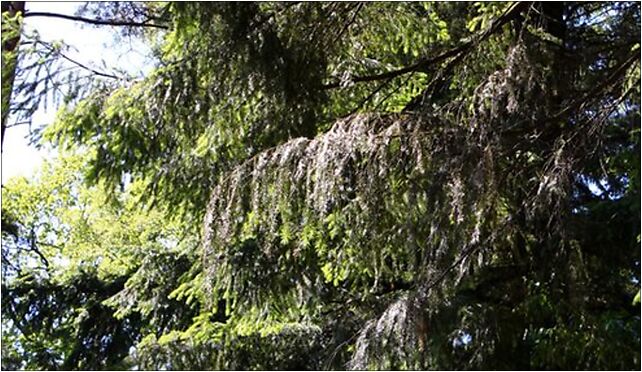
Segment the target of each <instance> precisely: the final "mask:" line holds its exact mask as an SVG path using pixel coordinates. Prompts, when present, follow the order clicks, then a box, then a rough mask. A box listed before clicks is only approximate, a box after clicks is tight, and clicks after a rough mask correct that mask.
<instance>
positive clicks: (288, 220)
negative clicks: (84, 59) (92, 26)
mask: <svg viewBox="0 0 642 372" xmlns="http://www.w3.org/2000/svg"><path fill="white" fill-rule="evenodd" d="M92 7H93V8H92ZM142 8H143V9H145V12H147V13H143V14H146V15H143V16H140V17H139V18H136V20H137V21H136V22H138V23H148V22H157V21H158V22H165V23H162V25H163V27H167V30H166V31H163V30H164V29H163V28H159V27H151V28H152V29H154V32H152V33H151V34H147V35H143V36H144V37H149V38H150V40H154V41H155V42H156V44H155V45H156V47H155V57H156V59H157V62H156V63H157V64H156V66H155V68H154V70H153V71H152V72H151V73H150V74H149V75H148V76H147V77H145V78H144V79H140V80H136V81H124V80H118V81H114V82H113V83H112V84H101V85H95V86H92V88H91V89H90V90H89V91H88V94H87V95H83V96H82V99H79V100H75V101H70V103H69V104H68V105H66V106H64V107H63V108H62V109H61V111H60V114H59V116H58V120H57V121H56V122H55V123H54V124H53V125H52V126H50V127H48V128H46V130H45V134H44V136H45V139H46V140H51V141H54V143H56V144H58V145H59V146H60V147H61V148H63V149H68V150H72V151H74V152H80V153H82V156H80V157H79V158H78V159H82V160H77V163H76V164H85V165H86V167H87V172H86V173H84V174H82V175H81V174H79V173H78V172H77V170H79V169H81V168H80V167H77V168H74V169H75V171H73V172H68V173H65V172H64V171H63V170H55V171H53V172H51V173H48V174H47V175H46V176H44V177H42V178H41V181H40V182H39V183H38V184H37V185H36V186H34V187H35V189H42V190H43V191H41V192H35V193H34V192H31V194H30V191H29V190H30V189H32V188H31V187H30V186H27V185H26V184H25V183H26V181H24V180H23V181H16V182H22V183H23V184H19V185H16V186H11V187H9V186H7V187H8V190H10V194H7V195H9V196H10V197H9V199H8V200H11V201H12V202H11V204H8V205H7V207H6V211H7V212H6V213H4V212H3V243H5V244H3V268H4V267H7V268H9V267H10V266H9V265H12V266H11V267H13V268H12V269H11V270H5V271H4V272H6V275H5V277H6V278H5V281H4V282H3V292H4V293H3V302H6V304H5V303H3V322H5V324H6V325H7V326H6V327H4V328H3V329H6V330H7V331H6V332H5V333H4V334H3V338H4V339H5V340H6V342H3V345H4V344H7V345H10V346H7V349H6V352H5V351H3V363H6V364H5V365H6V366H8V367H18V366H23V367H24V366H29V367H32V366H33V367H34V368H35V367H37V368H120V367H123V368H124V367H137V368H143V369H165V368H166V369H201V368H202V369H289V368H293V369H337V368H338V369H341V368H346V367H348V368H356V369H366V368H379V369H408V368H410V369H424V368H429V369H433V368H434V369H530V368H532V369H549V368H550V369H578V368H581V369H639V368H640V333H639V330H640V324H639V322H640V307H639V301H638V303H636V304H634V303H633V299H634V296H635V295H636V293H639V292H638V288H639V278H640V273H639V270H640V268H639V264H640V250H639V240H640V238H639V237H640V209H639V198H640V194H639V191H640V160H639V159H640V158H639V154H640V147H639V146H640V140H639V136H640V134H639V123H640V114H639V105H640V88H639V87H640V80H639V79H640V78H639V76H640V75H639V69H640V64H639V53H640V51H639V40H640V6H639V4H637V3H627V2H618V3H591V2H589V3H539V2H519V3H483V4H477V3H475V4H473V3H238V4H237V3H225V4H223V3H221V4H211V3H170V4H167V5H162V6H160V5H145V6H143V7H142ZM118 9H121V10H122V9H129V8H128V5H122V8H121V6H114V5H109V4H107V5H92V6H90V7H89V8H87V11H88V12H93V13H92V14H94V17H95V19H101V18H100V17H101V16H100V15H101V14H103V12H107V14H118V11H119V10H118ZM110 12H111V13H110ZM128 12H129V11H128ZM127 14H136V13H135V12H133V11H132V12H129V13H127ZM154 24H156V23H154ZM159 24H160V23H159ZM146 29H147V28H146ZM63 164H64V162H63ZM63 169H64V167H63ZM61 174H68V176H67V177H68V178H66V180H65V181H64V183H62V184H67V183H69V182H70V181H69V179H70V178H69V177H76V178H74V179H75V180H78V181H80V180H81V179H85V180H87V181H90V182H92V183H93V184H94V186H91V187H89V186H80V185H78V186H77V187H75V188H74V187H72V188H69V189H65V190H63V191H64V192H63V193H62V194H61V195H58V194H56V193H55V192H53V191H52V190H55V189H56V186H52V185H51V182H53V184H54V185H60V184H61V183H59V182H58V183H56V181H55V180H56V178H57V177H58V176H59V175H61ZM132 180H133V181H132ZM7 192H9V191H7ZM85 193H96V195H99V196H100V197H93V198H89V199H83V195H84V194H85ZM30 195H35V196H30ZM49 195H51V196H49ZM64 195H67V196H64ZM45 196H49V197H45ZM3 199H4V196H3ZM14 200H15V202H14ZM83 205H86V207H82V206H83ZM76 206H80V207H79V208H80V209H81V210H87V213H81V214H80V215H81V216H83V218H76V217H74V216H77V215H78V214H77V213H75V212H74V211H75V210H76V208H77V207H76ZM143 206H144V208H143ZM3 208H5V205H4V204H3ZM74 213H75V214H74ZM5 214H6V215H7V216H10V217H11V219H10V220H7V221H9V222H11V223H8V224H7V226H12V229H5V228H4V226H5V224H4V220H5V217H4V215H5ZM86 216H92V217H86ZM202 226H204V228H202ZM59 230H60V231H59ZM63 231H64V232H63ZM34 242H35V243H34ZM38 242H44V243H45V245H43V244H42V243H38ZM201 242H202V244H201ZM46 244H48V245H46ZM5 246H6V247H7V250H6V252H5ZM56 246H58V247H60V248H55V247H56ZM5 256H6V257H7V258H6V263H5ZM121 261H122V262H121ZM52 262H55V264H52ZM43 265H44V266H45V267H44V268H43V267H42V266H43ZM56 266H60V267H61V268H60V269H56V268H55V267H56ZM4 272H3V273H4ZM87 283H92V285H91V286H87ZM72 314H73V315H72ZM75 314H78V315H75ZM87 314H89V315H87ZM96 317H98V318H100V319H103V321H101V322H100V323H99V325H96V323H95V322H88V321H86V319H95V318H96ZM5 319H6V320H5ZM43 320H44V321H43ZM54 323H55V324H56V325H58V324H60V325H62V326H55V327H54V326H52V324H54ZM52 329H53V330H55V331H56V332H52ZM69 334H75V335H77V336H78V337H77V338H69V337H68V335H69ZM34 340H39V341H37V342H36V341H34ZM75 340H78V341H75ZM117 341H118V342H117ZM79 343H80V344H79ZM4 355H8V357H7V358H6V359H5V357H4ZM19 363H22V364H19Z"/></svg>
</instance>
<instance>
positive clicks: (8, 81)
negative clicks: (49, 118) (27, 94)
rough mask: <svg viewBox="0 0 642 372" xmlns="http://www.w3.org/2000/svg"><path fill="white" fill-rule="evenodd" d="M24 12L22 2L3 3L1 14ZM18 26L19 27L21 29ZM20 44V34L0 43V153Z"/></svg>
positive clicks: (6, 29) (3, 23)
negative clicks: (0, 122) (0, 124)
mask: <svg viewBox="0 0 642 372" xmlns="http://www.w3.org/2000/svg"><path fill="white" fill-rule="evenodd" d="M24 10H25V2H24V1H6V2H5V1H3V2H2V14H3V15H4V14H5V12H7V13H9V17H11V18H13V17H15V16H16V15H18V14H23V13H24ZM21 26H22V25H20V26H19V27H21ZM8 27H9V25H8V24H5V21H4V18H3V21H2V32H3V33H4V32H7V31H8ZM19 42H20V33H18V35H17V36H15V37H12V38H11V39H8V40H3V43H2V137H0V152H2V150H3V149H4V131H5V129H6V128H7V119H8V118H9V111H10V110H9V107H10V104H11V92H12V90H13V81H14V78H15V76H16V63H17V50H16V49H17V48H18V44H19Z"/></svg>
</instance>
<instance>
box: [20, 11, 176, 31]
mask: <svg viewBox="0 0 642 372" xmlns="http://www.w3.org/2000/svg"><path fill="white" fill-rule="evenodd" d="M27 17H52V18H62V19H67V20H70V21H76V22H84V23H89V24H92V25H98V26H124V27H154V28H160V29H163V30H167V29H168V27H167V26H165V25H159V24H157V23H149V22H147V21H146V22H134V21H124V20H116V19H93V18H85V17H79V16H71V15H67V14H59V13H49V12H26V13H25V15H24V18H27Z"/></svg>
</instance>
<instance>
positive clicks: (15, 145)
mask: <svg viewBox="0 0 642 372" xmlns="http://www.w3.org/2000/svg"><path fill="white" fill-rule="evenodd" d="M80 5H82V3H72V2H29V1H28V2H27V4H26V10H27V11H39V12H52V13H61V14H70V15H73V14H74V12H75V11H76V9H77V8H78V7H79V6H80ZM24 28H25V31H26V32H29V31H30V30H37V31H38V33H39V34H40V36H41V37H42V39H44V40H46V41H54V40H63V41H64V42H65V43H66V44H68V45H71V46H73V47H74V48H75V49H76V50H75V51H73V52H70V53H67V54H69V56H70V57H73V58H74V59H76V60H77V61H79V62H81V63H83V64H87V65H94V66H97V67H98V66H101V65H102V61H104V62H105V65H106V66H109V67H118V68H123V69H126V70H127V71H130V72H134V73H136V72H138V71H140V70H142V69H143V68H144V66H145V61H146V58H145V56H146V55H147V53H148V52H149V48H148V47H147V46H146V45H144V44H143V43H142V42H140V41H138V42H132V43H129V42H123V41H122V40H121V41H115V40H114V35H115V31H116V30H115V29H114V28H113V27H109V26H101V27H93V26H90V25H86V24H83V23H79V22H73V21H69V20H64V19H57V18H50V17H28V18H26V19H25V21H24ZM100 69H101V70H102V68H100ZM56 111H57V107H55V106H54V105H50V106H49V107H48V108H47V110H46V111H45V110H43V109H39V110H38V111H37V112H36V113H35V114H34V116H33V126H34V127H38V126H41V125H44V124H49V123H51V122H52V121H53V119H54V117H55V113H56ZM9 122H11V119H9ZM28 134H29V128H28V127H27V126H24V125H23V126H17V127H13V128H8V129H7V131H6V132H5V136H6V137H5V139H4V150H3V153H2V183H3V184H4V183H5V182H6V181H7V180H8V179H9V178H11V177H14V176H27V177H28V176H30V175H32V174H33V172H34V171H35V170H36V169H37V167H38V166H39V165H40V164H41V163H42V161H43V159H45V158H47V157H51V156H54V155H55V151H52V150H51V149H42V150H40V151H38V150H36V149H35V148H34V147H33V146H29V144H28V139H27V138H26V137H27V136H28Z"/></svg>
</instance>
